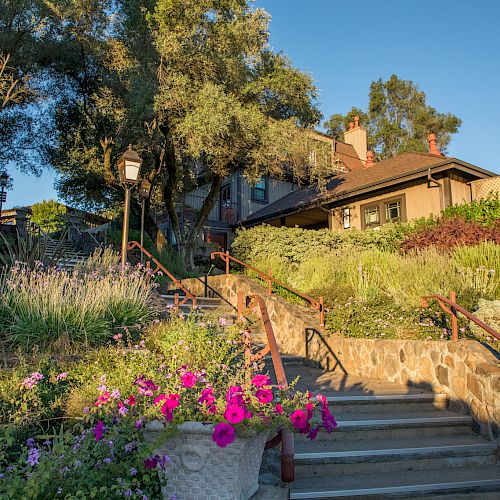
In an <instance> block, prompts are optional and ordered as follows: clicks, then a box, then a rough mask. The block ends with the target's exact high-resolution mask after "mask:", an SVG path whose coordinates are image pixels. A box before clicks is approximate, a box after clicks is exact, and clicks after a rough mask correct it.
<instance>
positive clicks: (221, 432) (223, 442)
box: [212, 422, 235, 448]
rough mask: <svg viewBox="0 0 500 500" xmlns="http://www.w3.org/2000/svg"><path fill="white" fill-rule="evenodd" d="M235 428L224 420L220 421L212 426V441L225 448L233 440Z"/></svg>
mask: <svg viewBox="0 0 500 500" xmlns="http://www.w3.org/2000/svg"><path fill="white" fill-rule="evenodd" d="M234 435H235V430H234V427H233V426H232V425H230V424H227V423H226V422H220V423H218V424H217V425H216V426H215V427H214V432H213V433H212V441H214V442H215V443H216V444H217V446H220V447H221V448H225V447H226V446H227V445H228V444H231V443H232V442H233V441H234Z"/></svg>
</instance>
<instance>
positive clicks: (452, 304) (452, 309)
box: [422, 291, 500, 342]
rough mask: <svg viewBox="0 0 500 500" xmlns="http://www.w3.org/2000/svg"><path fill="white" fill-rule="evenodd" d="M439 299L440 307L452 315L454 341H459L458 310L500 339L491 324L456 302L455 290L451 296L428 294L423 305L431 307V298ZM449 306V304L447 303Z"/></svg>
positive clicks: (423, 299)
mask: <svg viewBox="0 0 500 500" xmlns="http://www.w3.org/2000/svg"><path fill="white" fill-rule="evenodd" d="M433 299H435V300H437V303H438V304H439V307H441V309H442V310H443V311H444V312H445V313H447V314H449V315H450V316H451V340H453V341H454V342H457V341H458V316H457V312H460V313H461V314H463V315H464V316H465V317H466V318H468V319H469V320H470V321H472V322H473V323H475V324H476V325H477V326H479V327H480V328H482V329H483V330H484V331H485V332H487V333H489V334H490V335H491V336H493V337H495V338H496V339H497V340H500V334H499V333H498V332H497V331H496V330H495V329H493V328H492V327H491V326H489V325H487V324H486V323H485V322H484V321H481V320H480V319H479V318H478V317H477V316H474V315H473V314H472V313H471V312H469V311H467V309H465V308H463V307H462V306H461V305H460V304H457V302H456V294H455V292H454V291H451V292H450V298H447V297H444V296H443V295H439V294H436V295H426V296H424V297H422V307H429V302H428V301H429V300H433ZM446 304H447V305H448V306H449V307H448V306H447V305H446Z"/></svg>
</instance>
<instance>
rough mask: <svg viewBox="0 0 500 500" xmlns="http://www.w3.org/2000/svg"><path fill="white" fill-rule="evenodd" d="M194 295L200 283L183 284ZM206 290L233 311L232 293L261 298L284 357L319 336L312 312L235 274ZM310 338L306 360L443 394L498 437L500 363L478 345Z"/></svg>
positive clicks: (200, 288) (329, 336) (300, 350)
mask: <svg viewBox="0 0 500 500" xmlns="http://www.w3.org/2000/svg"><path fill="white" fill-rule="evenodd" d="M184 283H185V284H186V286H187V287H188V288H189V289H190V290H191V291H192V292H193V293H195V294H196V295H203V283H202V282H201V281H199V280H197V279H188V280H184ZM209 286H210V288H211V289H212V290H213V291H214V292H215V293H218V294H219V295H220V296H221V297H222V298H223V299H225V300H227V301H228V302H229V303H230V304H232V305H234V306H236V304H237V292H238V291H239V290H240V291H242V292H243V293H244V294H247V295H249V294H259V295H261V296H262V297H263V298H264V299H265V301H266V305H267V307H268V311H269V314H270V318H271V321H272V323H273V328H274V332H275V335H276V340H277V342H278V345H279V347H280V350H281V352H282V353H284V354H294V355H299V356H304V357H305V356H306V329H312V330H315V331H317V332H321V330H320V327H319V321H318V316H317V313H316V312H315V311H313V310H311V309H307V308H305V307H301V306H297V305H295V304H291V303H289V302H287V301H285V300H284V299H283V298H281V297H279V296H276V295H271V296H269V295H267V293H266V290H265V288H264V287H262V286H260V285H258V284H257V283H256V282H255V281H254V280H252V279H250V278H247V277H245V276H239V275H229V276H226V275H220V276H211V277H210V278H209ZM322 336H323V339H324V341H322V340H321V339H320V337H319V335H313V336H312V340H311V341H310V342H309V345H308V349H307V358H308V359H309V360H310V361H311V362H313V363H315V364H317V365H319V366H322V367H324V368H332V367H334V369H335V370H340V371H341V372H342V373H344V374H346V375H347V376H349V375H352V376H358V377H366V378H378V379H382V380H388V381H391V382H397V383H400V384H405V385H407V386H409V387H411V386H422V387H426V388H429V389H431V390H434V391H436V392H444V393H446V394H447V395H448V396H449V398H450V407H451V408H453V409H455V410H458V411H461V412H464V413H468V414H470V415H472V416H473V417H474V420H475V425H476V430H477V431H478V432H480V433H481V434H483V435H484V436H485V437H487V438H488V439H499V438H500V363H499V360H498V359H497V357H496V356H495V355H494V354H492V353H491V352H490V351H489V350H488V349H487V348H486V347H484V346H483V345H481V344H480V343H479V342H476V341H470V340H463V341H460V342H451V341H440V342H438V341H420V340H375V339H354V338H345V337H342V336H341V335H338V334H322Z"/></svg>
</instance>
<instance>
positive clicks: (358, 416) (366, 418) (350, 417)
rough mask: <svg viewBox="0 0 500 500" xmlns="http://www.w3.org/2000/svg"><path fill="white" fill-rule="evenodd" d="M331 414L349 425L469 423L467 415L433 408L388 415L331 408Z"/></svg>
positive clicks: (399, 411) (375, 410)
mask: <svg viewBox="0 0 500 500" xmlns="http://www.w3.org/2000/svg"><path fill="white" fill-rule="evenodd" d="M331 408H332V412H333V414H334V415H335V418H336V420H337V422H339V425H340V423H344V424H350V423H352V422H386V421H400V420H412V421H414V420H422V421H424V420H426V421H432V420H443V419H452V420H453V419H455V420H465V421H470V420H471V417H470V416H469V415H462V414H460V413H456V412H454V411H450V410H441V409H439V408H433V409H432V411H429V410H423V411H416V410H413V409H410V410H408V411H405V409H404V408H401V409H398V410H395V411H393V412H391V413H390V414H387V413H378V412H377V407H374V408H373V411H372V412H370V413H361V412H357V413H356V412H352V411H345V412H340V411H339V410H340V408H339V409H337V411H335V407H334V406H332V407H331Z"/></svg>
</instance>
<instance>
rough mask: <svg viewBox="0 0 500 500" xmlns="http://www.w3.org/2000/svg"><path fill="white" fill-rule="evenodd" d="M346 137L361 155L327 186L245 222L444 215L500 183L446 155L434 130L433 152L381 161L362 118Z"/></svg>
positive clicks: (369, 222)
mask: <svg viewBox="0 0 500 500" xmlns="http://www.w3.org/2000/svg"><path fill="white" fill-rule="evenodd" d="M344 139H345V143H347V144H346V145H349V144H350V145H351V146H352V148H353V149H354V151H355V155H353V156H355V158H350V159H349V160H350V165H346V168H345V169H344V170H343V171H339V172H338V173H337V174H336V175H334V176H332V178H331V179H330V181H329V182H328V184H327V187H326V190H324V191H320V190H319V189H318V188H317V187H316V186H307V187H304V188H302V189H298V190H295V191H293V192H291V193H289V194H287V195H286V196H284V197H282V198H280V199H279V200H276V201H275V202H273V203H270V204H268V205H267V206H265V207H263V208H262V209H261V210H259V211H257V212H255V213H253V214H251V215H249V216H248V217H246V218H245V219H244V220H243V221H241V225H243V226H245V227H250V226H254V225H257V224H261V223H267V224H271V225H275V226H292V227H293V226H299V227H304V228H310V229H318V228H326V227H329V228H331V229H333V230H340V231H343V230H348V229H351V228H356V229H365V228H375V227H378V226H380V225H382V224H385V223H387V222H405V221H408V220H411V219H417V218H419V217H428V216H430V215H438V214H439V213H440V212H441V211H442V210H443V209H444V208H446V207H449V206H451V205H454V204H460V203H467V202H470V201H471V200H473V199H478V198H481V197H484V195H486V194H488V193H489V192H492V191H498V188H499V187H500V186H499V185H500V183H499V182H498V181H499V179H500V178H499V177H498V176H496V175H495V174H493V173H492V172H489V171H487V170H485V169H483V168H480V167H476V166H475V165H472V164H470V163H467V162H464V161H462V160H459V159H457V158H452V157H445V156H443V155H442V154H441V153H440V152H439V150H438V149H437V147H436V140H435V136H434V134H429V153H402V154H399V155H397V156H394V157H393V158H389V159H387V160H383V161H379V162H374V161H373V153H372V152H370V151H367V150H366V131H365V130H364V129H363V128H362V127H360V126H359V123H358V120H356V121H355V123H354V124H352V126H351V128H350V129H349V130H348V131H347V132H346V134H345V138H344ZM337 144H343V143H337Z"/></svg>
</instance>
